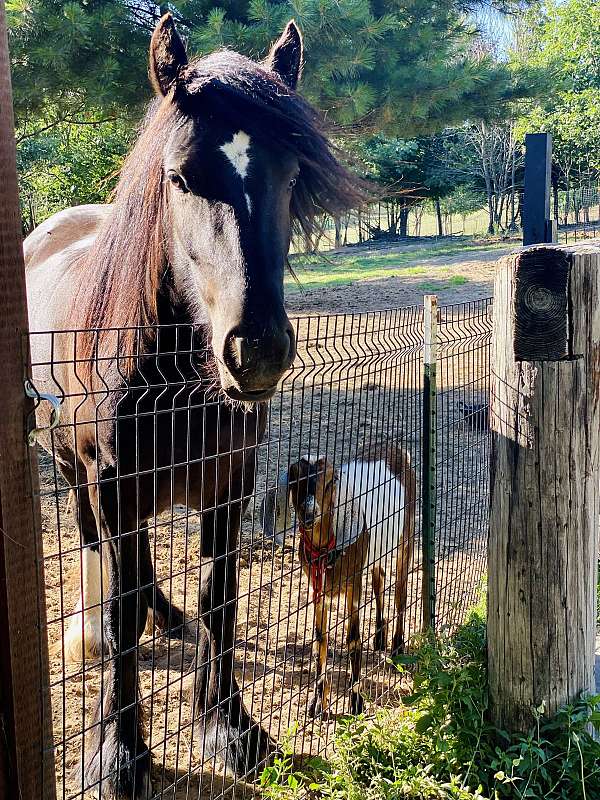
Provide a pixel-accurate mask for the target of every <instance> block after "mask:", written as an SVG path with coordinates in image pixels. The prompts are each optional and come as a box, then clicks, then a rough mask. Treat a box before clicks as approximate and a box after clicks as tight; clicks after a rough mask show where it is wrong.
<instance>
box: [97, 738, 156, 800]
mask: <svg viewBox="0 0 600 800" xmlns="http://www.w3.org/2000/svg"><path fill="white" fill-rule="evenodd" d="M150 767H151V758H150V751H149V750H148V748H147V747H146V745H145V744H144V743H143V742H140V743H139V744H138V746H137V748H136V747H128V746H127V745H126V744H125V743H124V742H122V741H119V739H118V725H117V723H110V724H107V725H106V726H105V728H104V741H103V743H102V745H101V747H100V748H98V749H97V750H96V751H95V752H94V754H93V755H92V757H91V758H90V760H89V761H88V762H87V763H86V764H85V766H84V777H85V787H86V789H87V790H89V791H90V792H92V791H93V792H94V793H95V795H96V797H98V798H100V800H149V798H150V797H152V781H151V779H150Z"/></svg>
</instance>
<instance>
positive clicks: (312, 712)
mask: <svg viewBox="0 0 600 800" xmlns="http://www.w3.org/2000/svg"><path fill="white" fill-rule="evenodd" d="M322 713H323V702H322V700H321V695H320V694H319V692H315V693H314V694H313V696H312V698H311V701H310V703H309V704H308V716H309V717H312V719H315V717H319V716H320V715H321V714H322Z"/></svg>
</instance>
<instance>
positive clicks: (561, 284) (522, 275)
mask: <svg viewBox="0 0 600 800" xmlns="http://www.w3.org/2000/svg"><path fill="white" fill-rule="evenodd" d="M570 270H571V262H570V259H569V258H568V256H567V255H566V254H564V253H561V254H558V253H557V252H556V249H554V248H549V247H536V248H532V249H531V250H525V251H524V252H523V253H522V255H521V263H520V270H519V272H518V275H516V276H515V277H514V283H515V291H514V307H513V309H512V313H513V319H514V323H515V336H514V350H515V361H562V360H564V359H568V358H572V352H571V341H570V340H571V336H570V325H571V322H570V307H569V276H570Z"/></svg>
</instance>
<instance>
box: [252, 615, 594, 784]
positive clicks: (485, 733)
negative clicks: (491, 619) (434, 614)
mask: <svg viewBox="0 0 600 800" xmlns="http://www.w3.org/2000/svg"><path fill="white" fill-rule="evenodd" d="M416 644H417V649H416V651H415V654H414V656H412V657H411V658H405V659H404V663H405V665H406V666H405V668H407V667H410V668H411V669H412V670H413V693H412V694H411V695H410V696H408V697H405V698H404V707H403V708H385V709H379V710H378V711H376V712H375V714H374V715H373V716H371V717H366V716H364V715H361V716H358V717H348V718H346V719H343V720H340V721H339V722H338V725H337V729H336V733H335V735H334V742H333V748H332V750H331V753H330V755H329V756H328V758H327V759H326V760H325V759H322V758H313V759H311V760H309V761H307V762H305V763H304V764H303V766H301V767H300V768H296V769H294V767H293V759H292V755H291V747H289V744H288V746H287V748H286V746H285V745H284V747H283V751H284V755H283V756H282V757H280V758H278V759H276V760H275V762H274V764H273V765H272V766H270V767H268V768H267V769H265V771H264V773H263V775H262V786H263V792H264V794H265V795H266V797H267V798H268V800H301V798H306V797H313V798H328V800H501V799H502V798H506V800H596V799H597V798H598V797H600V744H599V743H598V742H597V741H595V740H594V738H593V737H592V735H591V726H592V724H593V725H594V726H596V728H597V726H598V724H599V722H600V711H599V705H600V696H598V697H587V698H586V697H582V698H581V699H580V700H577V701H575V702H574V703H573V704H572V705H570V706H567V707H565V708H563V709H561V710H560V711H559V712H558V713H557V714H556V715H555V716H554V717H553V718H551V719H545V718H544V717H543V716H542V715H543V707H540V708H538V709H535V711H534V716H535V724H534V725H533V727H532V730H531V731H530V732H529V733H528V734H526V735H521V734H508V733H506V732H504V731H501V730H498V729H497V728H494V727H493V726H492V725H491V724H490V723H489V721H488V714H487V712H488V692H487V666H486V620H485V608H484V606H483V604H481V605H480V607H479V608H478V609H476V610H474V611H473V612H472V613H471V615H470V617H469V618H468V619H467V622H466V623H465V625H463V626H462V628H460V629H459V630H458V631H457V632H456V633H455V634H454V635H453V636H447V635H442V636H440V637H439V638H437V639H436V638H434V637H433V636H430V635H428V636H422V637H421V638H420V639H418V640H417V642H416Z"/></svg>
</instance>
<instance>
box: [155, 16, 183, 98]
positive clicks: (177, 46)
mask: <svg viewBox="0 0 600 800" xmlns="http://www.w3.org/2000/svg"><path fill="white" fill-rule="evenodd" d="M187 63H188V60H187V55H186V52H185V46H184V44H183V42H182V41H181V37H180V36H179V34H178V33H177V30H176V28H175V23H174V22H173V17H172V16H171V14H165V15H164V17H161V19H160V21H159V23H158V25H157V26H156V28H155V29H154V33H153V34H152V39H151V40H150V59H149V66H148V73H149V75H150V81H151V83H152V86H153V87H154V91H155V92H156V94H159V95H162V96H163V97H164V96H165V95H166V94H167V93H168V91H169V89H170V88H171V85H172V84H173V81H174V80H175V79H176V78H177V75H178V74H179V71H180V69H181V68H182V67H185V65H186V64H187Z"/></svg>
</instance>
